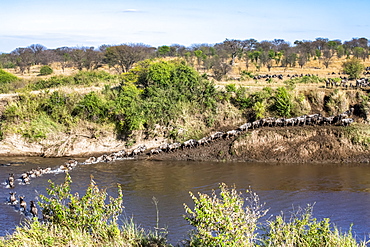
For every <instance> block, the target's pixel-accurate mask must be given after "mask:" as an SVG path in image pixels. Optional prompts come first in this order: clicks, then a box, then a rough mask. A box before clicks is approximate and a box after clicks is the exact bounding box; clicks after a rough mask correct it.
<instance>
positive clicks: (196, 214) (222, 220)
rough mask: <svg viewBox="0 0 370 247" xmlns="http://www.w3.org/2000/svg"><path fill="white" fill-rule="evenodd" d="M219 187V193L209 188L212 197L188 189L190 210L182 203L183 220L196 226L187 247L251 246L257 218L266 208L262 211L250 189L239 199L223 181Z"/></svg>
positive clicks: (238, 194) (257, 198)
mask: <svg viewBox="0 0 370 247" xmlns="http://www.w3.org/2000/svg"><path fill="white" fill-rule="evenodd" d="M219 188H220V190H221V191H220V193H219V196H218V195H217V194H216V192H215V191H213V193H212V196H209V195H207V194H202V193H198V196H199V198H197V197H196V196H195V195H194V194H193V193H191V192H190V196H191V198H192V199H193V201H194V204H195V205H194V209H193V210H192V209H190V208H189V206H187V205H186V204H184V207H185V211H186V213H187V215H186V216H185V219H186V220H187V221H188V222H189V223H190V225H192V226H194V227H195V228H196V229H195V231H194V232H193V233H192V235H191V240H190V246H253V242H254V241H255V237H256V235H257V233H256V230H257V224H258V223H257V221H258V219H259V218H261V217H263V216H264V215H265V214H266V213H267V210H262V206H263V205H261V204H260V201H259V197H258V196H257V194H255V193H253V192H251V191H247V192H248V193H249V197H247V198H243V197H242V194H241V193H239V192H237V190H236V189H235V188H231V189H229V188H228V187H227V186H226V185H225V184H223V183H221V184H220V186H219ZM245 202H247V205H246V206H245V205H244V203H245Z"/></svg>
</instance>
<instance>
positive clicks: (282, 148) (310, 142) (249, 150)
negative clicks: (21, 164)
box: [0, 123, 370, 164]
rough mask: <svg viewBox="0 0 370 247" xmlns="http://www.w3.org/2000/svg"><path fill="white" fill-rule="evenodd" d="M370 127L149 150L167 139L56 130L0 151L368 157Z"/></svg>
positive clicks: (272, 131) (298, 129)
mask: <svg viewBox="0 0 370 247" xmlns="http://www.w3.org/2000/svg"><path fill="white" fill-rule="evenodd" d="M369 140H370V127H369V125H367V124H358V123H356V124H354V125H351V126H348V127H343V126H288V127H263V128H259V129H254V130H253V129H249V130H247V131H246V132H243V133H242V134H240V135H239V136H237V137H232V138H219V139H217V140H215V141H212V142H210V143H209V144H206V145H199V146H196V147H192V148H179V149H176V150H173V151H171V152H161V153H158V154H154V155H151V154H150V150H151V149H154V148H157V147H159V146H160V145H161V144H163V143H166V142H168V140H167V139H165V138H153V139H149V138H147V137H146V136H145V135H143V134H142V135H138V136H137V139H136V142H135V143H134V144H133V145H132V146H130V147H128V146H127V142H126V141H123V140H118V139H117V138H116V137H115V136H114V135H105V136H101V137H99V138H92V137H90V136H87V135H84V134H74V135H67V134H60V135H58V136H53V137H52V138H48V139H45V140H42V141H39V142H27V141H26V140H25V139H24V138H22V137H21V136H19V135H15V134H14V135H13V136H10V137H8V138H6V139H4V140H3V141H1V142H0V156H3V157H4V156H40V157H74V158H77V157H79V158H83V157H90V156H95V157H96V156H99V155H102V154H108V155H109V154H111V153H114V152H118V151H120V150H126V151H130V150H134V149H135V148H137V147H139V146H144V145H145V146H146V148H147V149H146V151H144V152H142V153H141V154H140V155H138V156H136V157H135V158H137V159H151V160H194V161H243V162H282V163H315V162H320V163H365V164H367V163H370V150H369Z"/></svg>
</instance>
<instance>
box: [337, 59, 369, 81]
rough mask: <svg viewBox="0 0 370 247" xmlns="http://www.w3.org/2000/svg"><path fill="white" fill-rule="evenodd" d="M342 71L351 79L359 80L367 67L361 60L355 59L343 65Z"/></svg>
mask: <svg viewBox="0 0 370 247" xmlns="http://www.w3.org/2000/svg"><path fill="white" fill-rule="evenodd" d="M342 69H343V72H344V73H345V74H347V75H348V76H349V79H357V78H359V77H360V75H361V72H362V71H363V70H364V69H365V66H364V65H363V64H362V63H361V61H360V60H359V59H357V58H355V57H353V58H352V59H351V60H348V61H345V62H343V63H342Z"/></svg>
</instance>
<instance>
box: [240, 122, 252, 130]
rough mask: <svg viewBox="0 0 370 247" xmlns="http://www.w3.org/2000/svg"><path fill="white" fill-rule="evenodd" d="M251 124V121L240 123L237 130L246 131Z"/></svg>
mask: <svg viewBox="0 0 370 247" xmlns="http://www.w3.org/2000/svg"><path fill="white" fill-rule="evenodd" d="M251 126H252V124H251V123H245V124H243V125H240V126H239V128H238V130H240V131H246V130H248V128H250V127H251Z"/></svg>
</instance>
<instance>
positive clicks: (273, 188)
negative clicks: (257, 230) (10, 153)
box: [0, 157, 370, 244]
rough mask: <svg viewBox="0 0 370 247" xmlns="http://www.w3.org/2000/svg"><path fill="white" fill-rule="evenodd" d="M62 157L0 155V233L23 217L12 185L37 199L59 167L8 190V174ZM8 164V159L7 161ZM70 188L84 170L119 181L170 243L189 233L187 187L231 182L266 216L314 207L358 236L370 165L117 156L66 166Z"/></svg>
mask: <svg viewBox="0 0 370 247" xmlns="http://www.w3.org/2000/svg"><path fill="white" fill-rule="evenodd" d="M65 161H66V159H64V158H53V159H51V158H29V157H28V158H16V157H12V158H10V157H9V158H0V164H2V165H1V166H0V182H1V183H2V184H1V187H0V196H1V202H2V203H0V212H1V214H0V236H4V235H6V234H7V233H11V232H13V231H14V228H15V226H17V225H19V224H20V222H21V221H22V219H23V218H24V216H23V215H22V214H21V213H20V212H19V211H18V210H17V207H14V206H10V205H8V204H7V202H6V201H7V198H9V192H10V191H16V192H17V195H25V196H26V201H27V202H28V205H29V201H30V200H36V201H37V200H38V194H46V190H45V188H46V187H47V186H48V180H49V179H51V180H52V181H54V182H56V183H58V184H60V183H62V182H63V181H64V177H65V176H64V173H50V174H45V175H43V176H42V177H38V178H34V179H32V180H31V183H30V184H29V185H20V184H19V182H16V186H15V188H14V189H9V188H6V186H5V181H6V179H7V176H8V174H9V173H14V174H15V175H16V176H20V174H21V173H23V172H26V171H29V170H31V169H32V168H37V167H42V168H46V167H51V168H55V167H58V166H59V165H60V164H63V163H64V162H65ZM9 164H10V165H9ZM70 174H71V177H72V181H73V184H72V190H73V192H75V191H78V192H80V194H82V193H83V191H84V190H85V189H86V187H87V186H88V183H89V181H90V175H93V176H94V180H95V181H96V183H97V185H98V186H99V187H100V188H107V191H108V193H109V194H111V195H113V196H115V195H116V192H117V186H116V185H117V183H119V184H122V188H123V193H124V206H125V210H124V216H125V217H126V216H127V217H133V219H134V222H135V223H137V224H139V225H141V226H142V227H144V228H146V229H151V230H154V227H155V226H156V207H155V205H154V203H153V197H155V198H156V199H157V200H158V209H159V226H160V227H167V229H168V238H169V240H170V242H171V243H173V244H175V243H177V241H178V240H181V239H184V238H187V232H188V231H189V230H190V226H189V224H188V223H187V222H186V221H185V220H184V219H183V217H182V215H183V214H184V212H185V211H184V207H183V203H186V204H188V205H192V201H191V199H190V196H189V191H192V192H202V193H210V192H211V191H212V189H217V188H218V184H219V183H220V182H224V183H226V184H227V185H233V184H235V186H236V188H237V189H239V190H241V191H245V190H246V189H248V188H249V186H250V187H251V188H252V190H253V191H254V192H256V193H257V194H258V195H259V197H260V200H261V202H264V203H265V208H266V209H267V208H268V209H269V212H268V215H269V216H271V215H278V214H280V213H281V212H284V215H286V216H287V218H289V215H290V212H292V211H295V210H297V209H298V208H299V207H306V206H307V205H308V204H310V205H314V210H313V216H314V217H316V218H318V219H322V218H330V219H331V221H332V222H333V223H335V224H336V225H337V226H338V227H339V228H340V229H341V230H342V231H347V230H348V229H349V227H350V225H351V224H353V227H352V229H353V232H354V234H355V235H356V236H357V237H358V238H359V239H364V238H365V237H368V234H369V233H370V207H369V205H370V166H366V165H361V164H352V165H338V164H264V163H243V162H189V161H145V160H144V161H143V160H123V161H116V162H112V163H98V164H93V165H78V166H77V167H76V168H74V169H73V170H72V171H71V172H70Z"/></svg>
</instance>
